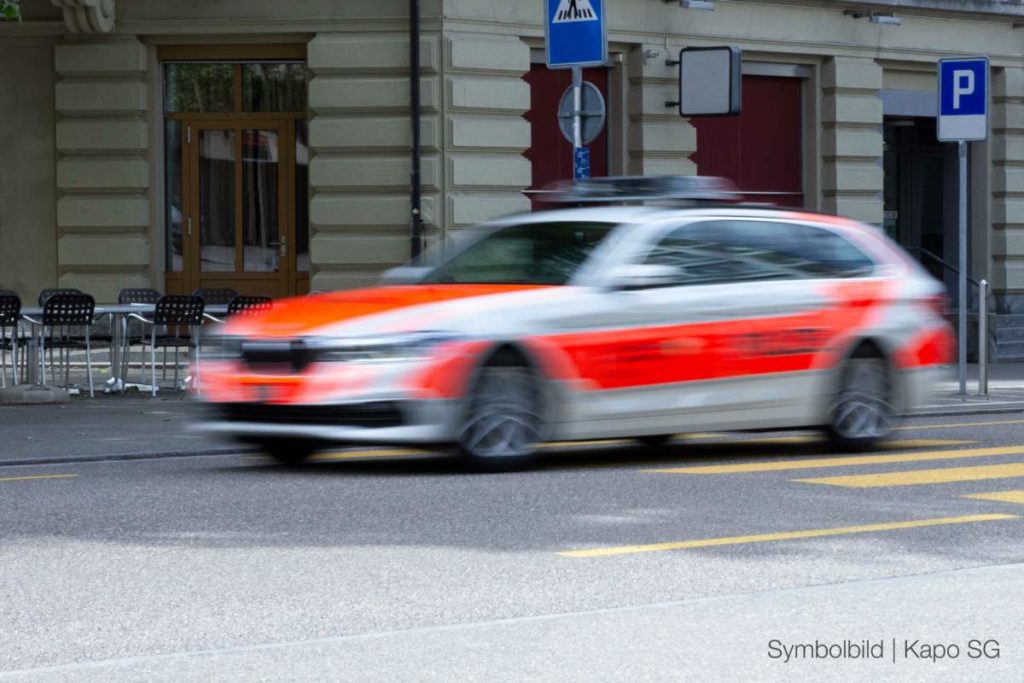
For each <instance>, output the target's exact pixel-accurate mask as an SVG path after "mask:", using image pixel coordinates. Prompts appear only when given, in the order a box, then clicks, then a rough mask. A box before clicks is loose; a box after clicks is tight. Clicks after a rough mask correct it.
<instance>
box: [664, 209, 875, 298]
mask: <svg viewBox="0 0 1024 683" xmlns="http://www.w3.org/2000/svg"><path fill="white" fill-rule="evenodd" d="M645 262H646V263H653V264H659V265H668V266H672V267H673V268H675V269H676V271H677V273H678V276H677V280H676V282H675V283H674V284H676V285H697V284H722V283H728V282H745V281H758V280H803V279H811V278H847V277H863V276H865V275H868V274H870V273H871V271H872V270H873V269H874V266H875V264H874V262H872V261H871V259H869V258H868V257H867V256H865V255H864V253H863V252H861V251H860V250H859V249H857V247H855V246H853V245H852V244H851V243H850V242H848V241H847V240H846V239H845V238H843V237H841V236H840V235H837V234H836V233H834V232H831V231H829V230H824V229H821V228H815V227H812V226H805V225H794V224H791V223H777V222H772V221H753V220H750V221H743V220H731V221H709V222H705V223H696V224H692V225H685V226H682V227H679V228H677V229H675V230H673V231H672V232H671V233H669V234H668V235H667V236H665V237H664V238H663V239H662V240H661V242H659V243H658V244H657V245H656V246H655V247H654V249H652V250H651V252H650V253H649V254H648V255H647V258H646V261H645Z"/></svg>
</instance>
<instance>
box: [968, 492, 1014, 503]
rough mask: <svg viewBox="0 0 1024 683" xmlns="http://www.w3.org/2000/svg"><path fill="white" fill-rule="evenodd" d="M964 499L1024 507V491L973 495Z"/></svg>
mask: <svg viewBox="0 0 1024 683" xmlns="http://www.w3.org/2000/svg"><path fill="white" fill-rule="evenodd" d="M964 498H976V499H978V500H993V501H996V502H998V503H1017V504H1019V505H1024V490H1017V491H993V492H992V493H972V494H971V495H969V496H964Z"/></svg>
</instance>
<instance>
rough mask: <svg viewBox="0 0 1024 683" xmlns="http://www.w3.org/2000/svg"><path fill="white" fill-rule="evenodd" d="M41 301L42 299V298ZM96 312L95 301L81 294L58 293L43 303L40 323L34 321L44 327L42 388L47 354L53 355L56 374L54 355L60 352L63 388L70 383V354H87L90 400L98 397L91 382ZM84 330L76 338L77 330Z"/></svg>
mask: <svg viewBox="0 0 1024 683" xmlns="http://www.w3.org/2000/svg"><path fill="white" fill-rule="evenodd" d="M40 298H42V295H40ZM95 309H96V301H95V300H94V299H93V298H92V297H91V296H89V295H88V294H82V293H81V292H56V293H52V294H50V295H49V296H47V297H46V300H45V303H43V315H42V317H41V318H40V319H39V320H31V319H29V320H30V321H31V322H33V323H36V324H37V325H42V327H43V330H42V336H41V337H40V340H39V364H40V366H41V369H42V380H43V384H46V351H47V349H49V351H50V371H51V373H52V374H56V373H55V371H54V363H53V352H54V350H55V349H56V350H58V351H60V352H61V363H62V364H63V365H64V386H68V384H69V383H70V374H71V352H72V351H75V350H82V349H84V350H85V366H86V373H87V374H88V376H89V396H95V395H96V393H95V388H94V386H93V381H92V322H93V317H94V312H95ZM79 327H80V328H82V330H83V333H82V334H80V335H79V334H76V333H75V332H74V330H75V328H79Z"/></svg>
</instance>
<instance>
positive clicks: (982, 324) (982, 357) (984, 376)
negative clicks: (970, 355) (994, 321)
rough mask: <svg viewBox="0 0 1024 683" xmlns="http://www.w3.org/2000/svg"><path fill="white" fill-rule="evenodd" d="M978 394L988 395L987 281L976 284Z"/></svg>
mask: <svg viewBox="0 0 1024 683" xmlns="http://www.w3.org/2000/svg"><path fill="white" fill-rule="evenodd" d="M978 296H979V300H978V393H979V394H981V395H982V396H987V395H988V280H982V281H981V282H979V283H978Z"/></svg>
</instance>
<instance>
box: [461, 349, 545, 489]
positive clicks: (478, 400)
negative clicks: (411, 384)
mask: <svg viewBox="0 0 1024 683" xmlns="http://www.w3.org/2000/svg"><path fill="white" fill-rule="evenodd" d="M541 405H542V400H541V388H540V383H539V382H538V379H537V376H536V375H535V373H534V372H533V369H532V368H531V367H530V366H529V365H528V364H527V363H526V361H525V360H523V359H522V357H520V356H519V355H518V354H517V353H515V352H512V351H499V352H498V353H497V354H495V355H494V356H493V357H492V358H491V359H489V360H488V361H487V362H486V363H485V364H484V365H483V366H482V367H481V368H480V370H479V371H478V372H477V374H476V377H475V379H474V382H473V385H472V389H471V391H470V393H469V399H468V401H467V403H466V410H465V413H464V417H463V419H462V423H461V424H460V425H459V429H458V437H457V444H456V456H457V458H458V459H459V460H460V461H461V463H462V464H463V465H464V466H465V467H466V468H467V469H469V470H471V471H478V472H503V471H510V470H517V469H522V468H523V467H526V466H527V465H529V464H531V463H533V462H534V460H535V458H536V454H537V445H538V444H539V443H540V442H541V441H542V440H543V437H542V431H543V418H542V416H541Z"/></svg>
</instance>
